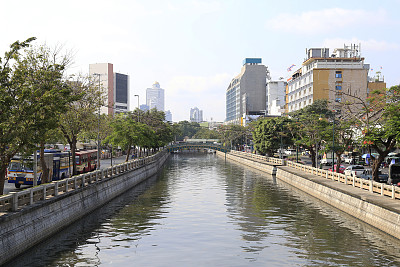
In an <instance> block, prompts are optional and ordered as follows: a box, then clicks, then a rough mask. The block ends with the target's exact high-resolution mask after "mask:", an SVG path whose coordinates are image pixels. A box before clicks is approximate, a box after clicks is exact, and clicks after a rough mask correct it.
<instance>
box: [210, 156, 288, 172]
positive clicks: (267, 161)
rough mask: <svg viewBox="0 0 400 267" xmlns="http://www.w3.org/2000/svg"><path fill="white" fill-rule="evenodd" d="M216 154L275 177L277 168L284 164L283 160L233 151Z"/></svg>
mask: <svg viewBox="0 0 400 267" xmlns="http://www.w3.org/2000/svg"><path fill="white" fill-rule="evenodd" d="M216 153H217V156H219V157H226V158H227V159H230V160H233V161H236V162H239V163H241V164H244V165H247V166H250V167H252V168H255V169H257V170H260V171H263V172H266V173H268V174H271V175H275V174H276V170H277V168H276V167H277V166H280V165H282V164H283V162H284V161H283V160H281V159H276V158H268V157H264V156H260V155H255V154H251V153H241V152H238V151H233V150H232V151H231V152H227V153H224V152H221V151H216Z"/></svg>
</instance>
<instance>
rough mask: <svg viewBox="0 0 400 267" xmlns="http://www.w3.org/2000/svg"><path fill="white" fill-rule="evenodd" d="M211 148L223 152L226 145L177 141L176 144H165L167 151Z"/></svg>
mask: <svg viewBox="0 0 400 267" xmlns="http://www.w3.org/2000/svg"><path fill="white" fill-rule="evenodd" d="M199 148H202V149H213V150H218V151H222V152H225V151H226V150H227V149H226V147H224V146H222V145H218V144H209V143H199V144H196V143H178V144H172V145H169V146H167V149H168V152H173V151H175V150H181V149H199Z"/></svg>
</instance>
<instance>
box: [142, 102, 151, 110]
mask: <svg viewBox="0 0 400 267" xmlns="http://www.w3.org/2000/svg"><path fill="white" fill-rule="evenodd" d="M140 110H143V111H148V110H150V108H149V106H148V105H145V104H143V105H140Z"/></svg>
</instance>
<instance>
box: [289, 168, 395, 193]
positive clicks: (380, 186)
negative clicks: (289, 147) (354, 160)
mask: <svg viewBox="0 0 400 267" xmlns="http://www.w3.org/2000/svg"><path fill="white" fill-rule="evenodd" d="M286 165H287V166H288V167H292V168H295V169H297V170H301V171H304V172H308V173H311V174H313V175H317V176H320V177H324V178H326V179H329V180H333V181H337V182H339V183H343V184H346V185H349V186H353V187H358V188H360V189H362V190H368V191H369V192H371V193H375V194H379V195H381V196H385V197H390V198H392V199H400V187H398V186H394V185H388V184H384V183H378V182H375V181H373V180H366V179H363V178H358V177H355V176H348V175H345V174H342V173H336V172H332V171H329V170H323V169H319V168H315V167H311V166H306V165H303V164H299V163H296V162H292V161H287V162H286Z"/></svg>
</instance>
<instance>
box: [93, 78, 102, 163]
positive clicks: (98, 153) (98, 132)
mask: <svg viewBox="0 0 400 267" xmlns="http://www.w3.org/2000/svg"><path fill="white" fill-rule="evenodd" d="M93 75H94V76H98V77H99V118H98V126H97V127H98V128H97V164H96V166H97V170H100V97H101V85H100V82H101V81H100V76H101V74H100V73H93Z"/></svg>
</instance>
